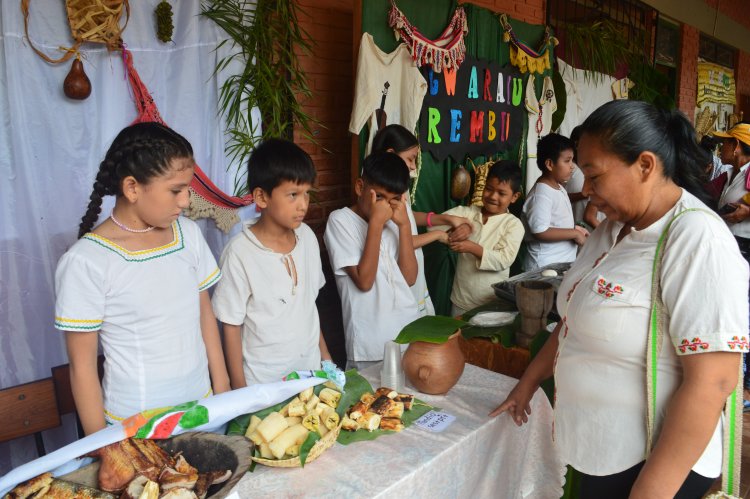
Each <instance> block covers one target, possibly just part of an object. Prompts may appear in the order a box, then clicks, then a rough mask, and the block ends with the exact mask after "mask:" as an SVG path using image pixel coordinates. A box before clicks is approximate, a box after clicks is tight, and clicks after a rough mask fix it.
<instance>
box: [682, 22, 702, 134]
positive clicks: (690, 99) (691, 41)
mask: <svg viewBox="0 0 750 499" xmlns="http://www.w3.org/2000/svg"><path fill="white" fill-rule="evenodd" d="M680 30H681V40H682V42H681V47H680V65H679V67H678V74H677V78H678V80H677V107H678V108H679V109H680V111H682V112H683V113H685V114H686V115H687V117H688V118H690V120H691V121H692V120H693V114H694V113H695V99H696V98H697V96H698V70H697V65H698V40H699V37H700V32H699V31H698V29H697V28H694V27H692V26H688V25H686V24H683V25H682V26H681V28H680Z"/></svg>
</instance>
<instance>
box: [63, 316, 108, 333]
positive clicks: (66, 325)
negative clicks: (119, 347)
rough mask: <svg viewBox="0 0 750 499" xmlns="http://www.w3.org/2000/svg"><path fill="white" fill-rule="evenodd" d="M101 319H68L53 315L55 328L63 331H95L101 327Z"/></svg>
mask: <svg viewBox="0 0 750 499" xmlns="http://www.w3.org/2000/svg"><path fill="white" fill-rule="evenodd" d="M102 322H103V321H102V320H101V319H69V318H67V317H55V328H57V329H61V330H63V331H96V330H98V329H101V328H102Z"/></svg>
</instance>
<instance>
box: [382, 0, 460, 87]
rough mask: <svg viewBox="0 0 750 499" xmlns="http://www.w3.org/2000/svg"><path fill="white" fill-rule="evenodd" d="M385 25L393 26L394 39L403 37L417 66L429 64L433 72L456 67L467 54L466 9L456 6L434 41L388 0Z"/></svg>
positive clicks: (392, 0)
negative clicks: (386, 23) (465, 42)
mask: <svg viewBox="0 0 750 499" xmlns="http://www.w3.org/2000/svg"><path fill="white" fill-rule="evenodd" d="M388 25H389V26H390V27H391V28H393V32H394V34H395V35H396V40H398V39H402V40H403V41H404V44H405V45H406V48H407V49H408V50H409V53H410V54H411V56H412V59H414V62H416V63H417V66H424V65H426V64H430V65H432V69H433V71H435V72H436V73H440V72H442V71H443V68H445V69H458V67H459V66H460V65H461V63H462V62H463V60H464V57H465V56H466V45H465V44H464V35H465V34H466V33H468V32H469V26H468V24H467V22H466V12H465V11H464V8H463V7H461V6H459V7H457V8H456V11H455V12H454V13H453V17H452V18H451V20H450V22H449V23H448V26H447V27H446V28H445V29H444V30H443V32H442V33H441V34H440V36H438V38H436V39H435V40H430V39H429V38H427V37H425V36H424V35H423V34H422V33H420V32H419V29H418V28H417V27H416V26H414V25H413V24H411V23H410V22H409V20H408V19H407V18H406V16H405V15H404V13H403V12H401V11H400V10H399V9H398V7H396V2H395V1H394V0H391V10H390V13H389V14H388Z"/></svg>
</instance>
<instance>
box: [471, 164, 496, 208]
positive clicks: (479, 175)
mask: <svg viewBox="0 0 750 499" xmlns="http://www.w3.org/2000/svg"><path fill="white" fill-rule="evenodd" d="M494 164H495V161H494V160H490V161H487V162H486V163H484V164H481V165H479V166H477V165H475V164H474V163H472V164H471V166H472V168H474V194H472V196H471V204H472V205H473V206H479V207H480V208H481V207H482V206H484V202H483V201H482V194H483V193H484V186H485V185H487V172H489V171H490V167H491V166H492V165H494Z"/></svg>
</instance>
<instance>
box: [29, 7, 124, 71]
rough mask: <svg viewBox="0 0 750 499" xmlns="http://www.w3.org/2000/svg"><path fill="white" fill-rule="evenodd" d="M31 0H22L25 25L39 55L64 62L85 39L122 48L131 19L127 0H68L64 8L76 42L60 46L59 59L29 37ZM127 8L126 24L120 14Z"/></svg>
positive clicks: (51, 60) (108, 46)
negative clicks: (122, 21) (62, 52)
mask: <svg viewBox="0 0 750 499" xmlns="http://www.w3.org/2000/svg"><path fill="white" fill-rule="evenodd" d="M30 3H31V0H21V12H23V22H24V29H25V30H26V38H27V39H28V40H29V45H30V46H31V48H32V49H33V50H34V52H36V53H37V54H38V55H39V57H41V58H42V59H44V60H45V61H47V62H49V63H53V64H54V63H60V62H65V61H67V60H68V59H70V58H71V57H73V56H74V55H76V54H77V53H78V47H80V46H81V44H82V43H84V42H91V43H101V44H103V45H106V47H107V50H110V51H111V50H120V49H121V48H122V32H123V30H124V29H125V26H127V24H128V20H129V19H130V4H129V3H128V0H66V1H65V10H66V12H67V14H68V23H69V24H70V34H71V36H72V37H73V40H75V44H74V45H73V46H72V47H70V48H66V47H60V48H61V49H62V50H64V51H65V53H64V54H63V55H62V57H60V58H59V59H54V58H52V57H49V56H48V55H47V54H45V53H44V52H42V51H40V50H39V49H37V48H36V47H35V46H34V44H33V43H32V42H31V38H30V37H29V4H30ZM123 10H124V11H125V24H124V25H123V26H120V18H121V17H122V13H123Z"/></svg>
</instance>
